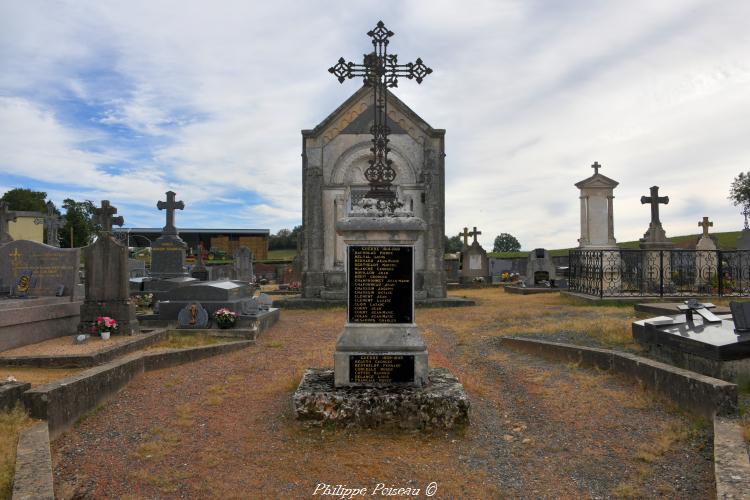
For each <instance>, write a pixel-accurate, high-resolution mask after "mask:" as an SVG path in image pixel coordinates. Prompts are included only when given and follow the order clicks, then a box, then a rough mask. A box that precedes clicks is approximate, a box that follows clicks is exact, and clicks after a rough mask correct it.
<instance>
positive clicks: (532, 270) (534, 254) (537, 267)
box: [524, 248, 557, 287]
mask: <svg viewBox="0 0 750 500" xmlns="http://www.w3.org/2000/svg"><path fill="white" fill-rule="evenodd" d="M555 280H557V269H556V267H555V264H554V263H553V262H552V258H551V257H550V255H549V252H548V251H547V250H546V249H544V248H537V249H535V250H532V251H531V252H529V257H528V263H527V264H526V279H525V280H524V283H525V284H526V286H527V287H543V286H548V284H549V285H552V284H554V283H555Z"/></svg>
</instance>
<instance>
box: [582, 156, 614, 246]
mask: <svg viewBox="0 0 750 500" xmlns="http://www.w3.org/2000/svg"><path fill="white" fill-rule="evenodd" d="M591 168H593V169H594V175H592V176H591V177H588V178H587V179H584V180H582V181H581V182H578V183H576V187H577V188H578V189H579V190H580V191H581V195H580V200H581V237H580V238H579V239H578V246H579V247H580V248H581V249H584V250H595V249H596V250H599V249H607V250H609V249H615V248H617V241H615V223H614V215H613V213H612V209H613V200H614V198H615V197H614V194H613V192H614V189H615V188H616V187H617V186H618V185H619V184H620V183H619V182H617V181H614V180H612V179H610V178H609V177H607V176H604V175H602V174H600V173H599V169H600V168H602V166H601V165H599V162H594V164H593V165H591Z"/></svg>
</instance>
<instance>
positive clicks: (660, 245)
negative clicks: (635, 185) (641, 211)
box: [639, 186, 674, 250]
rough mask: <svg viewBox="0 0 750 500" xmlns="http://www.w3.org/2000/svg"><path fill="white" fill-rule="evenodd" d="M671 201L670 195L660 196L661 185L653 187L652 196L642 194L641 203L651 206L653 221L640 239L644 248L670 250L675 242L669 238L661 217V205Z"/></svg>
mask: <svg viewBox="0 0 750 500" xmlns="http://www.w3.org/2000/svg"><path fill="white" fill-rule="evenodd" d="M668 203H669V196H659V186H652V187H651V196H641V204H642V205H646V204H649V205H650V206H651V222H650V223H649V225H648V230H647V231H646V233H645V234H644V235H643V238H641V239H640V242H639V246H640V247H641V248H643V249H653V250H668V249H670V248H672V247H673V246H674V243H672V242H671V241H669V240H668V239H667V235H666V233H665V231H664V228H663V227H662V225H661V220H660V219H659V205H662V204H663V205H666V204H668Z"/></svg>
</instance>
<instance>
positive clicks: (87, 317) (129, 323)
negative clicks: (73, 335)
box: [78, 300, 140, 335]
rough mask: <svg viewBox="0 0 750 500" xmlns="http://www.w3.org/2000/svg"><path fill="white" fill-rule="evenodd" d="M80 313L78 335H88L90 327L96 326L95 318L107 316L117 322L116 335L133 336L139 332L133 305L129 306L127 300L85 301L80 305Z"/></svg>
mask: <svg viewBox="0 0 750 500" xmlns="http://www.w3.org/2000/svg"><path fill="white" fill-rule="evenodd" d="M80 311H81V323H80V324H79V325H78V331H79V333H90V332H89V329H90V328H91V325H94V324H96V318H98V317H99V316H109V317H110V318H112V319H114V320H115V321H117V324H118V329H117V333H118V334H120V335H133V334H135V333H139V332H140V326H139V325H138V320H137V319H136V316H135V304H131V303H130V302H128V301H127V300H110V301H105V302H93V301H86V302H84V303H83V304H81V310H80Z"/></svg>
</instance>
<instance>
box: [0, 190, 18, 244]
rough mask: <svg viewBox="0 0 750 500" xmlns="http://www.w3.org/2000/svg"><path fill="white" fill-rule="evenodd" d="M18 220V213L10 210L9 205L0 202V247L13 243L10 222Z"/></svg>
mask: <svg viewBox="0 0 750 500" xmlns="http://www.w3.org/2000/svg"><path fill="white" fill-rule="evenodd" d="M16 220H17V217H16V213H15V212H11V211H9V210H8V203H7V202H5V201H0V245H4V244H6V243H9V242H11V241H13V237H12V236H11V235H10V228H9V226H10V224H9V223H10V222H15V221H16Z"/></svg>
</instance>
